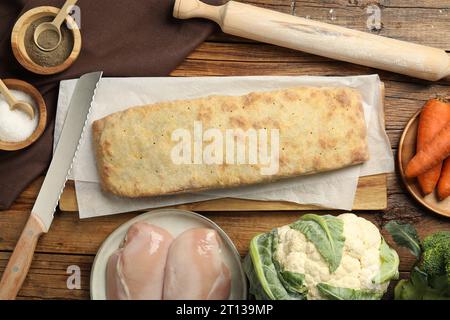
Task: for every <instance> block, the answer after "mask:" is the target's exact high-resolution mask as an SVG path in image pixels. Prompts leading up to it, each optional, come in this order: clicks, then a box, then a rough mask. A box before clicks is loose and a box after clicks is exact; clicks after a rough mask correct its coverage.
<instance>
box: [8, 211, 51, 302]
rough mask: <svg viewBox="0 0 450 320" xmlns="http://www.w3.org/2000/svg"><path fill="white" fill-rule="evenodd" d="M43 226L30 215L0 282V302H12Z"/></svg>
mask: <svg viewBox="0 0 450 320" xmlns="http://www.w3.org/2000/svg"><path fill="white" fill-rule="evenodd" d="M44 230H45V228H44V225H43V224H42V222H41V221H40V220H39V218H37V217H36V216H35V215H33V214H31V216H30V218H29V219H28V222H27V224H26V226H25V229H24V230H23V232H22V234H21V236H20V238H19V241H18V242H17V245H16V247H15V249H14V252H13V254H12V256H11V257H10V259H9V262H8V265H7V266H6V269H5V271H4V272H3V276H2V280H1V281H0V300H14V299H15V298H16V296H17V294H18V293H19V290H20V288H21V287H22V284H23V282H24V281H25V278H26V276H27V273H28V271H29V269H30V265H31V261H32V260H33V255H34V250H35V249H36V245H37V242H38V240H39V238H40V236H41V235H42V234H43V233H44Z"/></svg>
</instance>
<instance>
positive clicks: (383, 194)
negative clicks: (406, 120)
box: [59, 84, 387, 212]
mask: <svg viewBox="0 0 450 320" xmlns="http://www.w3.org/2000/svg"><path fill="white" fill-rule="evenodd" d="M384 92H385V87H384V84H381V95H382V100H383V103H384ZM59 208H60V209H61V211H66V212H75V211H78V203H77V197H76V193H75V184H74V182H73V181H68V183H67V185H66V188H65V189H64V192H63V194H62V195H61V199H60V201H59ZM170 208H177V209H184V210H190V211H203V212H208V211H299V210H300V211H306V210H327V209H328V208H323V207H319V206H314V205H302V204H296V203H291V202H285V201H255V200H244V199H233V198H223V199H217V200H209V201H203V202H196V203H189V204H182V205H177V206H173V207H170ZM386 208H387V175H386V174H379V175H374V176H368V177H361V178H359V182H358V188H357V190H356V195H355V201H354V203H353V210H363V211H368V210H373V211H375V210H385V209H386ZM329 210H332V209H329ZM143 211H144V210H143Z"/></svg>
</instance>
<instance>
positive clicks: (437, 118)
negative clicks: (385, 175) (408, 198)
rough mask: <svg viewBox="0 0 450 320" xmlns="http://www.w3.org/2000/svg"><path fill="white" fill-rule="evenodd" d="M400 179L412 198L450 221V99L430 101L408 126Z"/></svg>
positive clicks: (401, 149) (402, 146)
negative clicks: (449, 218)
mask: <svg viewBox="0 0 450 320" xmlns="http://www.w3.org/2000/svg"><path fill="white" fill-rule="evenodd" d="M398 158H399V168H400V175H401V177H402V179H403V182H404V183H405V185H406V188H407V189H408V191H409V192H410V193H411V195H412V196H413V197H414V198H415V199H416V200H417V201H419V202H420V203H421V204H422V205H423V206H425V207H426V208H428V209H429V210H431V211H433V212H435V213H437V214H440V215H443V216H446V217H450V99H449V98H436V99H431V100H429V101H428V102H427V103H426V104H425V106H424V107H423V109H422V110H419V111H418V112H417V113H416V114H415V115H414V116H413V117H412V119H411V120H410V121H409V123H408V124H407V126H406V128H405V130H404V132H403V135H402V137H401V139H400V145H399V152H398Z"/></svg>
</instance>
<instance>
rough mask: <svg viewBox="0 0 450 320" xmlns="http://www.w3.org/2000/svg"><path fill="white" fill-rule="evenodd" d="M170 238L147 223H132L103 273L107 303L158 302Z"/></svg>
mask: <svg viewBox="0 0 450 320" xmlns="http://www.w3.org/2000/svg"><path fill="white" fill-rule="evenodd" d="M172 241H173V237H172V235H171V234H170V233H168V232H167V231H166V230H164V229H162V228H160V227H157V226H154V225H151V224H149V223H147V222H138V223H135V224H133V225H132V226H131V227H130V228H129V229H128V232H127V236H126V238H125V241H124V244H123V246H122V248H120V249H118V250H117V251H116V252H114V253H113V254H112V255H111V257H110V258H109V261H108V266H107V270H106V293H107V294H106V296H107V299H109V300H161V299H162V295H163V281H164V270H165V266H166V260H167V253H168V251H169V247H170V245H171V243H172Z"/></svg>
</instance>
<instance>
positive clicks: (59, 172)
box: [31, 72, 102, 232]
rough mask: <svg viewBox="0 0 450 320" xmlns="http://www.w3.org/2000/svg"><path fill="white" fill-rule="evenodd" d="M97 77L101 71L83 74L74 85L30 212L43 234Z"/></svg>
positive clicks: (75, 147) (71, 159)
mask: <svg viewBox="0 0 450 320" xmlns="http://www.w3.org/2000/svg"><path fill="white" fill-rule="evenodd" d="M101 76H102V73H101V72H94V73H89V74H86V75H84V76H82V77H81V78H80V79H79V80H78V81H77V84H76V86H75V90H74V93H73V95H72V99H71V101H70V104H69V109H68V112H67V116H66V120H65V121H64V126H63V129H62V131H61V136H60V138H59V142H58V145H57V147H56V150H55V153H54V155H53V159H52V162H51V164H50V167H49V169H48V171H47V175H46V177H45V180H44V183H43V184H42V187H41V191H40V192H39V195H38V197H37V199H36V203H35V204H34V207H33V209H32V211H31V212H32V214H34V215H36V216H38V217H39V219H40V221H41V222H42V224H43V225H44V227H45V232H48V230H49V229H50V225H51V223H52V221H53V214H54V212H55V209H56V206H57V205H58V202H59V198H60V196H61V193H62V192H63V189H64V186H65V184H66V182H67V179H68V176H69V173H70V171H71V169H72V165H73V162H74V160H75V157H76V152H77V150H78V147H79V144H80V142H81V139H82V135H83V131H84V129H85V126H86V123H87V120H88V115H89V112H90V110H91V106H92V102H93V99H94V96H95V91H96V89H97V85H98V83H99V81H100V79H101Z"/></svg>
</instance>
